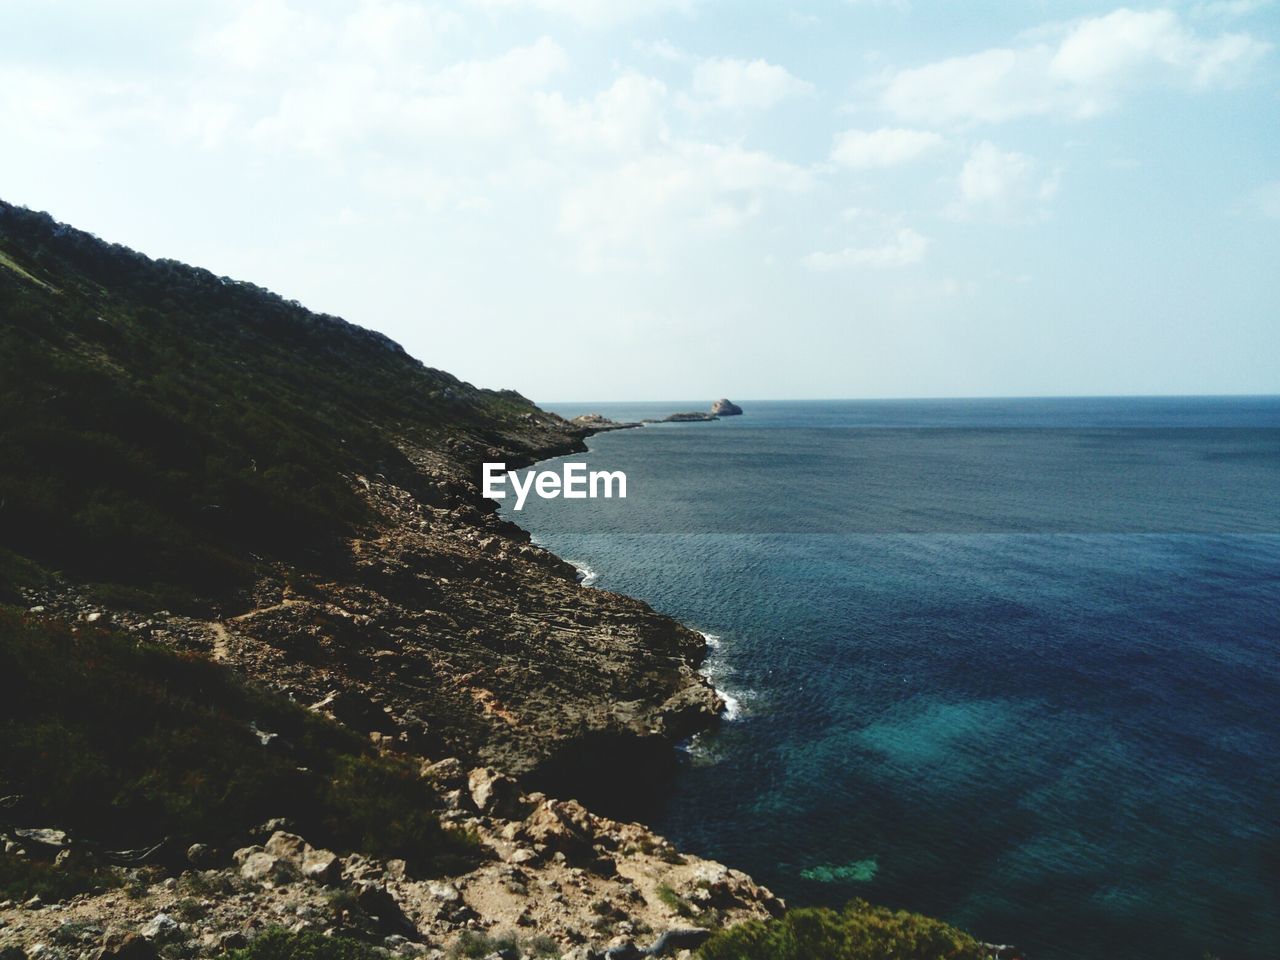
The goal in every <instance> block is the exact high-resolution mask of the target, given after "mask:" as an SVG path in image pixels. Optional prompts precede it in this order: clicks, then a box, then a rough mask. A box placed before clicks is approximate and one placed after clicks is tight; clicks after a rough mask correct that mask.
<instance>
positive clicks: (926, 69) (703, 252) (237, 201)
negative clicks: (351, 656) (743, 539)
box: [0, 0, 1280, 400]
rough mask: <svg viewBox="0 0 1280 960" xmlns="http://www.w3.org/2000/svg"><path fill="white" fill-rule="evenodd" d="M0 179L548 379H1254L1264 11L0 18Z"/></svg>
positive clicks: (789, 387)
mask: <svg viewBox="0 0 1280 960" xmlns="http://www.w3.org/2000/svg"><path fill="white" fill-rule="evenodd" d="M0 24H2V27H0V197H3V198H4V199H6V200H9V201H11V202H15V203H22V204H26V205H27V206H30V207H33V208H39V209H45V210H48V211H50V212H51V213H53V214H54V216H56V217H58V218H59V219H62V220H65V221H68V222H70V223H73V224H75V225H77V226H80V227H83V228H85V229H87V230H91V231H93V232H94V233H96V234H98V235H99V236H101V237H103V238H105V239H110V240H115V241H119V242H121V243H125V244H128V245H129V246H132V247H135V248H137V249H139V250H142V251H143V252H145V253H148V254H150V255H152V256H171V257H175V258H178V259H182V260H186V261H188V262H191V263H196V264H199V265H202V266H205V267H208V268H209V269H211V270H213V271H215V272H217V273H221V274H228V275H231V276H235V277H238V278H243V279H248V280H252V281H254V282H256V283H259V284H262V285H264V286H267V287H270V288H272V289H274V290H276V291H278V292H280V293H282V294H283V295H285V296H288V297H294V298H296V299H298V300H301V301H302V302H303V303H305V304H306V305H307V306H309V307H311V308H313V309H316V310H323V311H327V312H331V313H337V314H340V315H342V316H345V317H346V318H347V319H349V320H352V321H354V322H356V323H360V324H363V325H365V326H370V327H374V328H376V329H378V330H382V331H384V332H386V333H387V334H389V335H391V336H392V337H394V338H396V339H397V340H399V341H400V342H402V343H403V344H404V345H405V346H406V348H407V349H408V350H409V351H410V352H411V353H413V354H414V355H416V356H418V357H420V358H422V359H423V360H424V361H426V362H427V363H429V364H431V365H433V366H439V367H443V368H445V369H447V370H450V371H452V372H454V373H456V374H458V375H459V376H461V377H464V378H465V379H468V380H471V381H473V382H475V383H477V384H480V385H482V386H493V387H514V388H516V389H518V390H520V391H522V392H523V393H526V394H528V395H529V396H531V397H533V398H535V399H540V400H560V399H601V400H603V399H666V398H676V397H679V398H691V397H702V396H705V397H707V398H712V397H716V396H721V395H726V396H731V397H734V398H748V399H751V398H768V397H869V396H950V395H1010V394H1014V395H1017V394H1037V395H1040V394H1092V393H1229V392H1246V393H1247V392H1259V393H1274V392H1280V50H1277V44H1280V4H1271V3H1267V2H1265V0H1234V2H1194V3H1167V4H1165V5H1161V6H1140V7H1133V8H1120V7H1115V6H1112V5H1110V4H1099V3H1086V2H1072V0H1055V2H1053V3H1049V2H1037V0H1019V2H1012V0H1011V2H1007V3H999V4H997V3H991V2H965V3H959V2H941V0H939V2H927V0H900V2H894V0H844V2H838V0H833V2H828V3H820V2H804V0H801V2H794V3H781V2H780V3H764V2H750V3H747V2H735V3H730V2H713V0H666V2H664V0H608V2H606V0H469V2H468V0H462V2H458V3H452V4H444V3H440V4H436V3H430V2H412V0H409V2H397V0H368V2H360V0H352V2H345V0H343V2H339V0H320V2H318V0H296V2H292V3H291V2H286V0H247V2H238V0H225V2H208V3H194V2H193V3H182V4H175V3H173V2H171V0H163V2H160V0H119V2H112V3H98V4H92V3H69V2H58V0H42V2H40V3H30V2H13V0H0Z"/></svg>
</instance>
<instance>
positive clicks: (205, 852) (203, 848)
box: [187, 843, 214, 869]
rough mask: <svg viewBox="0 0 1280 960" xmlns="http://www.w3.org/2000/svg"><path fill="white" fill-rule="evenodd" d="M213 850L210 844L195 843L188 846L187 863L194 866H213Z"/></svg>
mask: <svg viewBox="0 0 1280 960" xmlns="http://www.w3.org/2000/svg"><path fill="white" fill-rule="evenodd" d="M213 859H214V854H213V850H212V849H211V848H210V847H209V845H208V844H204V843H193V844H192V845H191V846H189V847H187V863H189V864H191V865H192V866H193V867H197V868H201V869H203V868H204V867H208V866H211V865H212V864H213Z"/></svg>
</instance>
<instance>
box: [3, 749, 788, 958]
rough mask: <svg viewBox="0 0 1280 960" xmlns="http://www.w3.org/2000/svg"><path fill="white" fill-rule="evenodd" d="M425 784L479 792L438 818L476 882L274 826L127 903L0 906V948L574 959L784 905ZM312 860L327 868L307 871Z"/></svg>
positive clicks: (568, 821)
mask: <svg viewBox="0 0 1280 960" xmlns="http://www.w3.org/2000/svg"><path fill="white" fill-rule="evenodd" d="M422 775H423V776H424V777H426V778H428V779H431V780H432V781H433V782H434V783H436V784H438V785H440V786H442V787H444V786H450V785H454V786H456V785H458V784H469V785H471V786H472V787H473V788H474V789H473V790H472V791H471V792H468V791H466V790H457V791H456V792H455V795H454V803H453V806H452V809H451V810H449V811H448V812H446V813H445V814H444V815H443V817H444V821H445V823H446V824H447V825H448V826H450V827H452V828H456V829H464V830H467V831H470V832H471V833H472V834H473V835H474V836H475V837H476V839H477V841H478V843H479V847H480V850H481V852H482V858H481V862H480V864H479V865H478V866H476V867H475V868H474V869H472V870H470V871H469V872H467V873H464V874H461V875H459V876H455V877H452V878H449V879H447V880H442V879H422V878H414V877H412V876H408V875H407V874H406V871H405V868H404V864H403V862H401V861H382V860H376V859H372V858H369V857H365V856H361V855H359V854H348V855H346V856H337V855H335V854H333V853H330V852H328V851H323V850H318V849H316V848H314V847H312V846H311V845H310V844H309V843H308V842H307V841H306V839H305V838H303V837H302V836H299V835H297V834H294V833H290V832H287V831H284V830H275V831H273V832H272V833H271V835H270V836H269V837H268V838H267V839H266V840H265V842H264V843H261V844H253V845H250V846H248V847H245V848H242V849H240V850H237V851H236V852H235V854H234V855H233V856H232V858H231V861H232V862H231V863H228V864H225V865H223V866H221V867H215V868H208V869H192V870H189V871H187V872H186V873H183V874H182V875H181V876H179V877H177V878H176V879H174V878H169V879H164V878H162V877H160V876H158V875H156V874H153V873H148V872H147V871H144V870H134V871H131V876H132V882H131V884H130V887H129V890H128V891H127V892H126V891H125V890H113V891H110V892H107V893H101V894H96V895H92V896H80V897H76V898H75V899H74V900H71V901H69V902H67V903H63V904H57V905H54V906H46V905H44V904H40V905H38V906H32V907H24V906H18V905H14V904H8V905H5V904H0V951H2V950H4V949H6V948H8V947H21V948H25V950H26V956H40V957H42V958H44V960H63V958H66V960H71V958H78V957H81V956H89V957H101V958H103V960H107V958H119V960H126V958H135V960H144V958H145V960H151V958H154V957H156V956H158V955H160V954H161V953H162V952H163V953H164V955H166V956H168V955H170V954H171V953H172V955H175V956H177V955H181V956H190V957H205V956H216V955H219V954H221V953H223V952H225V951H226V950H227V949H231V948H235V947H237V946H244V945H245V944H246V943H248V942H249V941H251V940H253V939H254V938H255V937H257V936H259V935H260V934H261V933H262V932H264V931H266V930H268V929H271V928H273V927H279V926H285V927H286V928H287V929H290V930H293V931H295V932H296V931H301V930H313V931H316V932H321V933H324V932H327V933H330V934H339V935H345V936H351V937H356V938H359V939H362V940H365V941H366V942H372V943H375V944H379V945H381V946H383V947H385V948H386V949H387V950H389V951H390V952H391V954H392V955H395V956H405V957H412V956H422V957H428V958H433V960H440V958H443V957H445V956H446V955H449V956H452V955H453V953H452V952H450V951H453V950H456V949H457V947H458V945H459V941H460V940H461V939H463V938H467V942H468V943H471V944H474V943H477V942H483V939H484V938H485V937H489V936H491V937H494V938H495V942H496V938H497V936H498V935H511V936H513V937H514V938H515V940H516V941H517V942H523V943H524V944H526V945H532V944H533V943H534V941H535V938H536V942H537V945H538V948H539V951H540V952H539V953H538V954H537V955H539V956H547V955H550V956H560V957H563V958H566V960H588V958H600V957H605V956H613V957H628V956H629V957H641V956H672V957H675V956H683V955H684V954H683V953H682V951H687V950H693V949H696V947H697V946H698V945H699V944H700V943H701V942H702V941H703V939H705V937H706V936H707V933H708V931H709V930H710V929H713V928H716V927H719V926H723V925H725V924H730V923H735V922H739V921H741V920H746V919H751V918H756V919H765V918H767V917H770V916H776V915H778V914H779V913H781V911H782V910H783V908H784V904H783V903H782V901H780V900H779V899H778V898H777V897H775V896H774V895H773V894H772V893H771V892H770V891H769V890H768V889H766V888H764V887H761V886H759V885H758V884H756V883H754V882H753V881H752V880H751V879H750V878H749V877H747V876H746V875H745V874H743V873H740V872H738V871H736V870H731V869H729V868H728V867H725V866H724V865H722V864H719V863H716V862H714V861H710V860H702V859H699V858H697V857H691V856H688V855H684V854H681V853H679V852H678V851H676V850H675V849H674V848H673V847H672V846H671V845H670V844H669V843H668V842H667V841H666V840H664V839H663V838H662V837H660V836H657V835H656V834H654V833H653V832H652V831H650V830H648V829H647V828H645V827H643V826H640V825H639V824H635V823H625V822H619V821H616V820H610V819H607V818H604V817H600V816H596V815H595V814H593V813H591V812H590V811H588V810H587V809H586V808H585V807H583V806H582V805H581V804H580V803H577V802H576V801H573V800H556V799H551V798H549V797H546V796H544V795H542V794H539V793H520V792H519V791H518V790H517V791H516V792H515V793H513V794H511V795H510V796H508V797H507V800H508V802H509V806H507V807H506V813H505V814H503V815H498V814H495V813H493V812H492V811H493V808H494V800H495V797H496V796H498V795H499V794H500V793H501V792H502V791H505V790H507V789H509V788H510V787H509V781H506V780H504V779H503V778H502V775H501V774H496V773H495V771H493V770H491V769H486V768H474V769H471V770H470V771H466V770H465V766H464V765H463V764H461V763H460V762H459V761H458V760H456V759H446V760H443V761H440V762H437V763H434V764H432V763H424V765H423V772H422ZM497 784H504V786H496V785H497ZM477 807H485V808H488V809H489V811H490V812H484V811H483V810H481V809H477ZM318 863H324V864H325V865H326V866H325V869H324V870H322V871H319V872H313V871H312V870H310V869H309V866H310V865H311V864H318ZM37 946H38V947H40V949H38V950H36V951H35V952H34V953H33V952H32V951H33V950H35V948H36V947H37ZM552 949H554V951H555V952H554V953H550V954H549V953H548V951H549V950H552ZM175 950H176V951H177V952H176V953H173V951H175ZM526 952H527V953H532V950H531V949H530V950H527V951H526Z"/></svg>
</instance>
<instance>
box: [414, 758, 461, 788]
mask: <svg viewBox="0 0 1280 960" xmlns="http://www.w3.org/2000/svg"><path fill="white" fill-rule="evenodd" d="M422 777H423V779H424V780H430V781H431V782H432V783H434V784H435V785H436V786H437V787H440V788H441V789H442V790H451V789H454V788H456V787H461V786H462V785H463V783H464V782H465V781H466V779H467V773H466V770H465V769H464V768H463V766H462V761H461V760H459V759H458V758H457V757H446V758H445V759H443V760H437V761H436V762H435V763H425V764H423V765H422Z"/></svg>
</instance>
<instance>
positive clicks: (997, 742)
mask: <svg viewBox="0 0 1280 960" xmlns="http://www.w3.org/2000/svg"><path fill="white" fill-rule="evenodd" d="M735 400H738V398H735ZM738 402H739V403H741V405H742V407H743V409H744V410H745V414H744V415H743V416H741V417H734V418H726V419H722V420H720V421H717V422H712V423H660V424H651V425H647V426H644V427H641V428H637V429H633V430H624V431H617V432H611V433H604V434H598V435H596V436H594V437H592V438H591V440H590V441H589V447H590V449H589V452H588V453H586V454H579V455H575V456H572V457H568V458H564V459H568V460H572V461H578V462H581V461H585V462H586V463H588V464H589V466H590V468H591V469H607V470H611V471H612V470H622V471H623V472H625V474H626V476H627V496H626V498H625V499H618V498H615V499H603V498H600V499H587V500H564V499H554V500H540V499H537V498H536V497H530V499H529V501H528V502H527V503H526V505H525V507H524V509H523V510H522V511H520V512H519V513H516V512H514V511H513V510H512V509H511V501H510V500H508V501H507V504H506V505H505V506H504V508H503V512H504V515H505V516H507V517H508V518H510V519H512V520H515V521H516V522H518V523H520V524H521V525H522V526H524V527H525V528H526V529H528V530H529V531H530V532H531V533H532V534H533V536H534V538H535V539H536V540H537V541H538V542H539V543H541V544H543V545H545V546H546V547H548V548H549V549H551V550H553V551H555V552H556V553H558V554H560V555H561V556H563V557H565V558H566V559H568V560H571V561H572V562H574V563H575V564H577V565H578V566H579V568H580V569H581V570H582V571H583V576H584V580H585V584H586V585H585V586H584V589H603V590H613V591H617V592H620V593H625V594H629V595H632V596H635V597H639V598H642V599H643V600H645V601H647V602H648V603H650V604H651V605H652V606H653V607H655V608H656V609H658V610H660V611H662V612H664V613H667V614H670V615H671V616H673V617H676V618H677V619H679V620H681V621H683V622H684V623H686V624H688V625H690V626H691V627H694V628H695V629H697V630H700V631H702V632H704V633H705V634H706V635H707V637H708V640H709V642H710V644H711V653H710V656H709V658H708V660H707V662H706V664H705V667H704V670H705V671H706V672H707V674H708V676H709V677H710V678H711V679H712V681H713V682H714V683H715V684H716V686H717V687H718V688H720V689H721V690H722V691H723V693H724V695H725V697H726V700H727V709H726V712H725V716H724V718H723V720H722V722H721V723H720V725H719V727H718V728H717V729H715V730H713V731H710V732H707V733H704V734H701V735H699V736H698V737H696V738H695V739H694V740H692V741H690V742H689V743H686V744H683V745H682V747H681V751H680V753H679V763H678V764H677V769H676V772H675V774H674V777H673V781H672V783H671V785H670V789H668V790H666V791H664V793H663V800H662V801H661V802H660V803H659V804H658V805H657V806H656V808H655V809H653V810H651V811H649V812H648V813H647V814H646V819H647V820H648V821H649V822H650V824H651V825H652V826H654V827H655V828H656V829H657V830H658V831H659V832H661V833H663V834H664V835H666V836H668V837H669V838H670V839H671V840H673V841H674V842H675V843H677V844H678V845H679V846H681V847H682V848H685V849H688V850H690V851H692V852H695V853H697V854H699V855H702V856H707V857H712V858H715V859H718V860H721V861H723V862H724V863H727V864H729V865H732V866H734V867H737V868H740V869H742V870H745V871H747V872H749V873H750V874H751V875H752V876H754V877H755V878H756V879H757V880H758V881H760V882H762V883H764V884H767V885H768V886H769V887H771V888H772V889H773V890H774V891H775V892H776V893H778V894H780V895H782V896H783V897H785V898H786V899H787V900H788V902H789V903H790V904H792V905H829V906H836V905H840V904H843V903H845V902H846V901H848V900H850V899H853V898H863V899H866V900H869V901H872V902H874V903H879V904H886V905H889V906H892V907H897V908H904V909H909V910H913V911H919V912H923V913H927V914H930V915H933V916H937V917H941V918H943V919H945V920H947V921H950V922H952V923H955V924H957V925H959V926H961V927H963V928H965V929H967V930H969V931H970V932H972V933H973V934H974V935H976V936H978V937H979V938H980V939H982V940H985V941H988V942H993V943H1011V944H1015V945H1017V946H1018V947H1020V948H1021V949H1023V950H1024V951H1025V952H1026V953H1027V954H1028V955H1029V956H1030V958H1031V960H1104V958H1106V960H1111V958H1126V960H1148V958H1149V960H1203V958H1205V957H1216V958H1221V960H1276V958H1280V398H1277V397H1179V398H1087V399H1067V398H1052V399H992V400H878V401H870V400H849V401H804V402H800V401H795V402H791V401H786V402H783V401H774V402H763V401H762V402H754V403H753V402H750V401H745V400H738ZM543 406H544V407H546V408H547V409H551V410H554V411H555V412H557V413H560V414H562V415H564V416H575V415H577V414H581V413H600V414H604V415H606V416H609V417H613V418H615V419H618V420H640V419H643V418H652V417H662V416H664V415H665V414H668V413H672V412H677V411H682V410H699V409H702V410H705V409H707V408H708V403H707V401H705V400H703V401H670V402H664V403H646V404H621V403H549V404H543ZM556 463H557V461H550V462H548V463H544V464H541V465H540V468H542V469H545V468H548V467H554V466H555V464H556Z"/></svg>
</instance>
